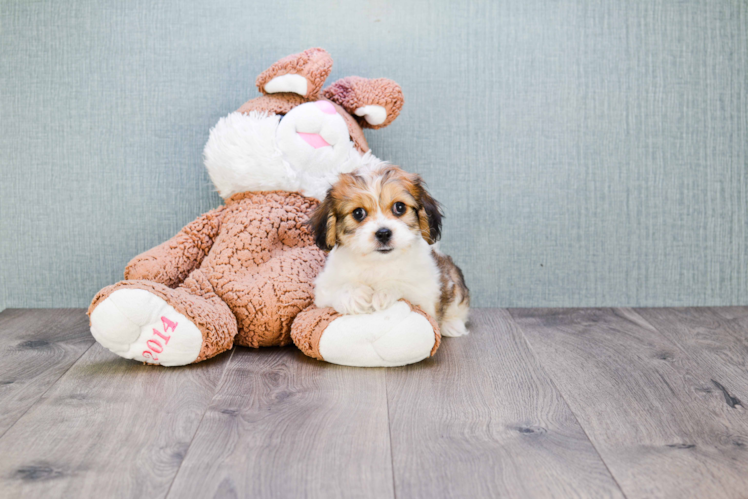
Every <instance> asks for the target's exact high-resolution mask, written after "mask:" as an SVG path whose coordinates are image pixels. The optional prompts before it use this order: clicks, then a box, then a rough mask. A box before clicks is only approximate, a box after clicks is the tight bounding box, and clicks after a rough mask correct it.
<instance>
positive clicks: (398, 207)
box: [392, 201, 407, 216]
mask: <svg viewBox="0 0 748 500" xmlns="http://www.w3.org/2000/svg"><path fill="white" fill-rule="evenodd" d="M406 208H407V207H406V206H405V203H403V202H402V201H398V202H397V203H395V204H394V205H392V213H393V214H395V215H398V216H400V215H402V214H404V213H405V209H406Z"/></svg>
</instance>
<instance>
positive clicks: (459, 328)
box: [439, 318, 468, 337]
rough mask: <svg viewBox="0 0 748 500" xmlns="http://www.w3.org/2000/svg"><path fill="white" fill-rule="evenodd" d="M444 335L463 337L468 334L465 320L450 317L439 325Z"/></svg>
mask: <svg viewBox="0 0 748 500" xmlns="http://www.w3.org/2000/svg"><path fill="white" fill-rule="evenodd" d="M439 330H441V333H442V336H444V337H462V336H463V335H467V334H468V330H467V328H466V327H465V322H464V321H463V320H461V319H459V318H453V319H449V320H447V321H444V322H443V323H442V324H440V325H439Z"/></svg>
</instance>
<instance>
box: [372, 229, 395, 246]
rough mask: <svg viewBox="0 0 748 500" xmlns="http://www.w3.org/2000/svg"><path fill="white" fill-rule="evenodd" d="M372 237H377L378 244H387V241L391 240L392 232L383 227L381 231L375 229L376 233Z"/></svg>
mask: <svg viewBox="0 0 748 500" xmlns="http://www.w3.org/2000/svg"><path fill="white" fill-rule="evenodd" d="M374 236H376V237H377V239H378V240H379V242H380V243H387V242H388V241H390V238H392V231H390V230H389V229H387V228H386V227H383V228H381V229H377V232H376V233H374Z"/></svg>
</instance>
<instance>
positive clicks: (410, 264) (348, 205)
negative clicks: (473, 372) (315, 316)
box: [309, 165, 470, 337]
mask: <svg viewBox="0 0 748 500" xmlns="http://www.w3.org/2000/svg"><path fill="white" fill-rule="evenodd" d="M309 224H310V225H311V227H312V230H313V232H314V235H315V241H316V243H317V246H319V247H320V248H321V249H322V250H324V251H329V252H330V254H329V256H328V258H327V263H326V265H325V268H324V269H323V271H322V272H321V273H320V275H319V276H318V277H317V280H316V282H315V304H316V305H317V307H332V308H334V309H335V310H336V311H338V312H339V313H341V314H364V313H371V312H374V311H382V310H384V309H387V308H388V307H390V306H391V305H393V304H394V303H395V302H396V301H398V300H399V299H406V300H408V301H409V302H410V303H412V304H414V305H417V306H420V307H421V308H422V309H423V310H424V311H426V312H427V313H428V314H430V315H431V316H432V317H433V318H436V320H437V321H438V323H439V328H440V330H441V333H442V335H445V336H448V337H457V336H460V335H465V334H467V333H468V331H467V329H466V328H465V322H466V321H467V317H468V310H469V307H470V295H469V290H468V288H467V286H465V279H464V277H463V275H462V271H460V268H458V267H457V266H456V265H455V263H454V262H452V258H451V257H449V256H447V255H444V254H443V253H441V252H440V251H439V250H438V249H437V248H436V245H435V243H436V241H438V240H439V237H440V236H441V224H442V213H441V209H440V206H439V203H438V202H437V201H436V200H434V199H433V198H432V197H431V195H430V194H429V193H428V191H426V188H425V186H424V183H423V180H422V179H421V177H420V176H418V175H416V174H409V173H407V172H405V171H404V170H402V169H400V168H398V167H395V166H391V165H388V166H385V167H381V168H378V169H375V170H367V171H362V170H359V171H357V172H354V173H350V174H343V175H341V176H340V179H339V180H338V182H337V183H336V184H335V185H334V186H333V187H332V188H330V190H329V191H328V192H327V196H326V197H325V200H324V201H323V202H322V203H321V204H320V205H319V207H317V209H316V210H315V212H314V213H313V214H312V217H311V218H310V221H309Z"/></svg>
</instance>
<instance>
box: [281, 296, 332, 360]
mask: <svg viewBox="0 0 748 500" xmlns="http://www.w3.org/2000/svg"><path fill="white" fill-rule="evenodd" d="M340 316H341V314H340V313H339V312H337V311H336V310H335V309H333V308H331V307H324V308H322V309H320V308H318V307H316V306H309V307H308V308H306V309H304V310H303V311H302V312H301V313H299V315H298V316H296V319H295V320H294V322H293V326H292V327H291V338H292V339H293V343H294V344H296V347H298V348H299V349H300V350H301V352H303V353H304V354H306V355H307V356H309V357H310V358H314V359H318V360H320V361H324V359H323V358H322V355H321V354H320V353H319V339H320V338H322V333H324V331H325V328H327V325H329V324H330V323H332V322H333V321H335V320H336V319H337V318H339V317H340Z"/></svg>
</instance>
